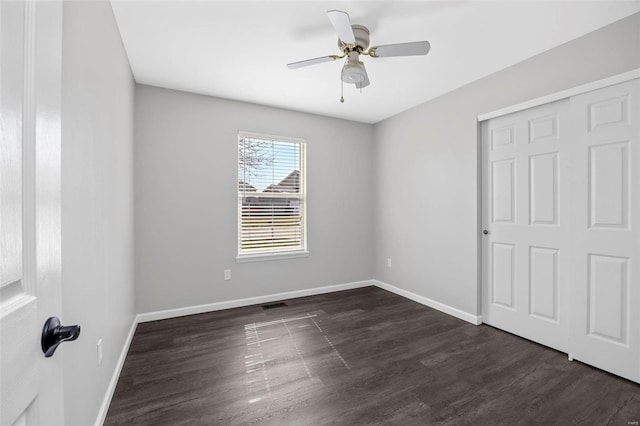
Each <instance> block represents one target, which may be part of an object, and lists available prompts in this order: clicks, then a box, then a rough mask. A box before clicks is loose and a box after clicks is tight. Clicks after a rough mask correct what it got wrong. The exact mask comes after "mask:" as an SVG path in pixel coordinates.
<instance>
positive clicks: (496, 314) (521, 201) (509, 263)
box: [482, 100, 569, 352]
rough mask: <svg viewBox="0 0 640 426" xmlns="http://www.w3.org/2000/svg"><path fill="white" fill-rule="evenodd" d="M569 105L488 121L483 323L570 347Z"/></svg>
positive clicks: (484, 149)
mask: <svg viewBox="0 0 640 426" xmlns="http://www.w3.org/2000/svg"><path fill="white" fill-rule="evenodd" d="M568 107H569V102H568V101H567V100H563V101H559V102H554V103H552V104H550V105H544V106H541V107H538V108H533V109H529V110H526V111H522V112H519V113H514V114H510V115H508V116H504V117H499V118H495V119H493V120H491V121H489V122H485V123H483V133H484V135H483V139H482V140H483V146H482V152H483V161H484V162H483V177H482V178H483V229H484V231H486V232H487V234H486V235H484V237H483V250H482V251H483V256H484V258H483V265H484V267H483V283H484V287H483V290H484V291H483V312H482V315H483V321H484V322H486V323H487V324H491V325H493V326H495V327H498V328H501V329H503V330H506V331H509V332H511V333H515V334H519V335H521V336H523V337H526V338H527V339H531V340H534V341H536V342H540V343H543V344H545V345H547V346H551V347H553V348H555V349H558V350H561V351H565V352H566V350H567V315H566V314H567V313H566V311H565V310H564V309H562V303H561V301H562V300H563V299H564V298H565V297H566V291H567V283H566V276H565V272H566V268H565V264H567V263H568V260H567V255H568V250H567V248H566V247H564V242H563V234H564V233H565V232H566V231H565V228H563V227H562V226H561V225H562V224H563V222H564V221H565V220H566V219H565V217H566V215H567V202H568V198H567V196H568V194H567V193H566V192H565V191H564V188H562V186H561V177H562V176H563V175H564V174H565V171H564V162H565V155H566V154H565V152H564V150H565V149H566V143H567V135H566V130H567V129H566V126H565V122H566V120H568V118H569V111H568Z"/></svg>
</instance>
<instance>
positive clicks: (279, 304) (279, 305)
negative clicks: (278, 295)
mask: <svg viewBox="0 0 640 426" xmlns="http://www.w3.org/2000/svg"><path fill="white" fill-rule="evenodd" d="M285 306H287V304H286V303H284V302H276V303H269V304H267V305H262V309H264V310H267V309H274V308H284V307H285Z"/></svg>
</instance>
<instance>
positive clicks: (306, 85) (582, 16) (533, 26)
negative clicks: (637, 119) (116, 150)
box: [111, 0, 640, 123]
mask: <svg viewBox="0 0 640 426" xmlns="http://www.w3.org/2000/svg"><path fill="white" fill-rule="evenodd" d="M111 2H112V5H113V10H114V13H115V17H116V20H117V23H118V26H119V28H120V33H121V35H122V39H123V41H124V46H125V48H126V51H127V54H128V56H129V61H130V63H131V68H132V70H133V74H134V77H135V79H136V81H137V82H138V83H142V84H149V85H153V86H160V87H166V88H170V89H177V90H183V91H188V92H194V93H200V94H205V95H211V96H217V97H222V98H228V99H234V100H240V101H246V102H253V103H257V104H264V105H271V106H276V107H282V108H287V109H293V110H298V111H305V112H310V113H315V114H321V115H327V116H332V117H340V118H346V119H350V120H356V121H361V122H365V123H376V122H378V121H380V120H383V119H385V118H388V117H390V116H392V115H395V114H397V113H399V112H401V111H404V110H406V109H409V108H411V107H413V106H415V105H418V104H420V103H423V102H425V101H428V100H430V99H433V98H435V97H437V96H439V95H442V94H444V93H446V92H449V91H451V90H454V89H456V88H458V87H460V86H462V85H464V84H467V83H470V82H472V81H474V80H477V79H479V78H481V77H484V76H486V75H489V74H491V73H494V72H496V71H498V70H501V69H503V68H506V67H508V66H510V65H513V64H515V63H517V62H520V61H522V60H524V59H527V58H529V57H531V56H534V55H536V54H538V53H541V52H544V51H546V50H549V49H551V48H553V47H555V46H557V45H559V44H562V43H565V42H567V41H569V40H572V39H574V38H577V37H580V36H582V35H584V34H586V33H588V32H591V31H594V30H596V29H598V28H600V27H603V26H605V25H607V24H610V23H612V22H614V21H617V20H619V19H622V18H624V17H626V16H628V15H631V14H633V13H636V12H638V11H640V1H616V0H609V1H510V2H505V1H498V2H495V1H494V2H487V1H439V2H435V1H403V2H399V1H332V2H326V1H310V0H306V1H266V0H265V1H238V0H236V1H202V0H201V1H162V0H155V1H153V0H151V1H149V0H147V1H131V0H112V1H111ZM331 9H339V10H344V11H346V12H348V13H349V15H350V16H351V22H352V23H354V24H362V25H366V26H367V27H368V28H369V29H370V30H371V45H381V44H391V43H401V42H408V41H418V40H429V41H430V42H431V52H429V54H428V55H427V56H414V57H398V58H370V57H368V56H363V57H362V60H363V62H364V63H365V66H366V68H367V72H368V74H369V78H370V80H371V85H370V86H369V87H367V88H365V89H363V90H362V93H360V92H359V91H358V90H357V89H355V88H354V86H352V85H345V88H344V89H345V93H344V98H345V102H344V103H343V104H341V103H340V102H339V98H340V69H341V67H342V61H334V62H327V63H323V64H319V65H315V66H311V67H307V68H301V69H297V70H290V69H288V68H287V67H286V64H287V63H289V62H295V61H300V60H303V59H309V58H315V57H318V56H325V55H333V54H339V53H340V52H339V50H338V48H337V45H336V42H337V36H336V35H335V33H334V31H333V28H332V26H331V24H330V22H329V20H328V18H327V16H326V11H327V10H331ZM613 47H614V46H612V48H613ZM594 60H597V58H594Z"/></svg>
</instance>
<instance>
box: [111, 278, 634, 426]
mask: <svg viewBox="0 0 640 426" xmlns="http://www.w3.org/2000/svg"><path fill="white" fill-rule="evenodd" d="M286 303H287V304H288V306H287V307H282V308H277V309H271V310H263V309H262V308H261V307H260V306H249V307H244V308H238V309H230V310H226V311H218V312H212V313H207V314H200V315H192V316H188V317H182V318H175V319H169V320H163V321H155V322H150V323H143V324H140V325H139V326H138V329H137V330H136V334H135V337H134V339H133V342H132V344H131V348H130V349H129V353H128V355H127V359H126V362H125V365H124V368H123V371H122V375H121V377H120V380H119V382H118V386H117V388H116V391H115V394H114V397H113V401H112V403H111V407H110V409H109V412H108V415H107V419H106V422H105V424H107V425H114V424H145V425H164V424H166V425H177V424H206V425H216V424H220V425H235V424H258V423H260V424H273V425H289V424H293V425H319V424H341V425H356V424H398V425H410V424H420V425H424V424H438V425H461V424H474V425H478V424H479V425H484V424H486V425H515V424H539V425H553V424H557V425H569V424H587V425H628V424H636V425H637V424H638V423H637V422H638V420H640V385H637V384H634V383H632V382H629V381H626V380H624V379H621V378H618V377H616V376H613V375H610V374H607V373H605V372H602V371H600V370H597V369H595V368H592V367H589V366H587V365H584V364H581V363H579V362H569V361H567V357H566V355H565V354H562V353H560V352H556V351H554V350H552V349H548V348H545V347H544V346H540V345H538V344H535V343H532V342H530V341H528V340H525V339H521V338H519V337H516V336H513V335H511V334H508V333H505V332H502V331H500V330H497V329H494V328H491V327H488V326H484V325H482V326H474V325H471V324H468V323H466V322H464V321H461V320H458V319H456V318H453V317H451V316H449V315H446V314H443V313H440V312H438V311H435V310H433V309H430V308H427V307H425V306H422V305H419V304H417V303H415V302H412V301H410V300H407V299H404V298H402V297H400V296H396V295H394V294H392V293H389V292H387V291H385V290H381V289H379V288H375V287H367V288H363V289H357V290H349V291H343V292H338V293H331V294H326V295H320V296H312V297H305V298H299V299H292V300H287V301H286Z"/></svg>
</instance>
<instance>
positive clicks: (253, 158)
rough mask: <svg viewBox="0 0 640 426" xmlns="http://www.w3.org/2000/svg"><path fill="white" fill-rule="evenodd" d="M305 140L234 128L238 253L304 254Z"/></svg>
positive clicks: (248, 256)
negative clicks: (236, 163) (236, 150)
mask: <svg viewBox="0 0 640 426" xmlns="http://www.w3.org/2000/svg"><path fill="white" fill-rule="evenodd" d="M305 204H306V189H305V142H304V140H302V139H295V138H286V137H275V136H266V135H259V134H255V133H246V132H239V133H238V257H237V260H238V261H239V262H242V261H245V260H263V259H270V258H274V257H297V256H305V255H308V253H307V251H306V249H307V243H306V235H305V234H306V214H305Z"/></svg>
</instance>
